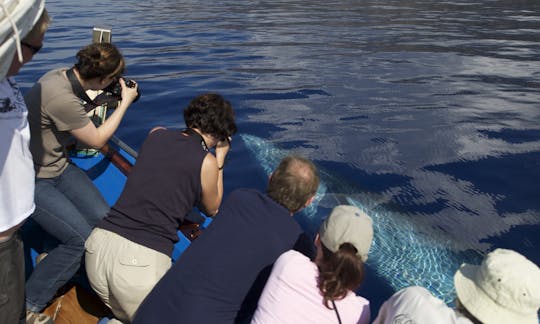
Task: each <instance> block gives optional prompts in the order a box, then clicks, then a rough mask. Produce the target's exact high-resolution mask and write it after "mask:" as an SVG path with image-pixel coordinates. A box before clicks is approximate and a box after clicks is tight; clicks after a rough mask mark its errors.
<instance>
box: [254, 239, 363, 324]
mask: <svg viewBox="0 0 540 324" xmlns="http://www.w3.org/2000/svg"><path fill="white" fill-rule="evenodd" d="M318 275H319V270H318V269H317V266H316V265H315V263H313V262H311V261H310V260H309V259H308V258H307V257H305V256H304V255H303V254H301V253H299V252H296V251H292V250H291V251H287V252H285V253H283V254H282V255H281V256H280V257H279V258H278V259H277V260H276V263H275V264H274V267H273V268H272V274H271V275H270V278H268V281H267V282H266V286H265V287H264V290H263V293H262V295H261V297H260V299H259V305H258V307H257V311H256V312H255V314H254V316H253V319H252V321H251V323H252V324H253V323H254V324H261V323H263V324H269V323H279V324H285V323H291V324H302V323H310V324H312V323H317V324H324V323H331V324H336V323H338V319H337V315H336V312H335V311H334V309H328V308H326V306H324V304H323V297H322V295H321V293H320V291H319V288H318V287H317V276H318ZM335 304H336V308H337V310H338V312H339V316H340V318H341V322H342V323H343V324H346V323H361V324H367V323H369V320H370V310H369V301H368V300H367V299H365V298H363V297H360V296H356V295H355V293H354V292H349V294H348V295H347V296H346V297H345V298H344V299H342V300H337V301H335Z"/></svg>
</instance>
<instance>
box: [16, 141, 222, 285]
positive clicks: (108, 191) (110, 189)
mask: <svg viewBox="0 0 540 324" xmlns="http://www.w3.org/2000/svg"><path fill="white" fill-rule="evenodd" d="M109 145H111V146H115V147H114V150H115V151H116V152H117V154H120V155H121V156H122V157H123V158H125V159H126V160H128V161H129V162H130V163H131V164H134V163H135V158H133V157H132V156H131V155H129V154H128V153H127V152H126V151H124V150H123V149H122V148H120V147H118V146H116V145H115V144H113V143H109ZM71 160H72V162H73V163H75V164H76V165H77V166H78V167H80V168H81V169H83V170H84V171H85V172H86V174H87V175H88V176H89V177H90V179H92V181H93V182H94V184H95V185H96V186H97V188H98V189H99V190H100V192H101V193H102V194H103V196H104V197H105V200H106V201H107V202H108V203H109V205H110V206H112V205H113V204H114V203H115V202H116V200H117V199H118V197H119V196H120V194H121V193H122V190H123V188H124V184H125V182H126V180H127V176H126V175H124V173H123V172H122V171H121V170H120V168H119V167H117V166H116V165H115V164H114V163H113V162H112V161H111V159H109V158H107V157H105V156H104V155H103V154H102V153H100V152H93V151H77V152H74V153H71ZM186 218H187V219H188V220H190V221H191V222H193V223H197V224H199V228H200V229H201V230H203V229H205V228H206V227H208V225H209V224H210V223H211V221H212V220H211V218H210V217H207V216H205V215H204V214H203V213H202V212H200V211H199V210H198V209H196V208H194V210H193V212H192V213H191V214H190V215H188V216H187V217H186ZM21 234H22V237H23V240H24V247H25V261H26V264H27V265H31V266H27V267H26V276H27V277H28V276H29V275H30V273H31V271H32V269H33V268H34V267H35V262H36V258H37V256H38V255H39V254H41V253H43V252H48V251H49V250H51V249H52V248H53V247H55V246H56V245H57V244H58V243H59V242H58V241H57V240H56V239H55V238H54V237H52V236H50V235H49V234H47V233H46V232H45V231H43V230H42V229H41V227H39V225H38V224H37V223H35V222H33V221H32V220H31V218H30V219H29V220H28V221H27V223H26V224H25V225H24V227H23V230H22V231H21ZM178 238H179V240H178V242H177V243H176V244H175V246H174V249H173V253H172V259H173V262H174V261H176V260H177V259H178V258H179V257H180V255H181V254H182V252H183V251H184V250H185V249H186V248H187V247H188V246H189V244H190V242H191V241H190V240H189V239H188V238H187V237H186V235H184V233H183V232H182V231H178Z"/></svg>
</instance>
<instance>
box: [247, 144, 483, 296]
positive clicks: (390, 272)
mask: <svg viewBox="0 0 540 324" xmlns="http://www.w3.org/2000/svg"><path fill="white" fill-rule="evenodd" d="M240 137H241V138H242V140H243V142H244V144H245V146H246V148H247V149H248V151H249V152H250V153H251V154H252V155H253V156H254V158H255V160H257V163H258V164H259V165H260V166H261V167H262V169H263V171H264V172H265V174H266V175H269V174H270V173H271V172H272V171H273V170H274V169H275V168H276V167H277V165H278V164H279V161H280V160H281V159H282V158H283V157H284V156H286V155H287V152H285V151H284V150H281V149H279V148H277V147H276V146H275V145H273V144H272V143H271V142H269V141H266V140H264V139H262V138H260V137H256V136H253V135H248V134H241V135H240ZM318 169H319V175H320V178H321V183H320V186H319V189H318V191H317V194H316V197H315V199H314V201H313V203H312V204H311V205H310V206H308V207H307V208H305V209H304V210H303V211H302V212H301V213H298V214H297V215H296V216H295V217H296V218H297V220H298V222H299V223H300V224H301V225H302V227H303V228H304V230H305V231H306V232H308V233H310V234H314V233H316V231H317V229H318V228H319V225H320V224H321V222H322V220H323V219H324V218H325V217H326V216H327V215H328V214H329V212H330V210H331V209H332V208H333V207H334V206H336V205H338V204H350V205H354V206H357V207H358V208H360V209H362V210H364V211H365V212H366V213H367V214H368V215H370V216H371V218H372V220H373V230H374V237H373V243H372V246H371V249H370V252H369V259H368V260H367V265H368V266H369V267H371V268H372V269H374V271H375V272H376V273H377V275H378V276H380V277H382V278H383V279H384V280H385V281H386V282H387V283H388V284H389V285H390V287H391V288H392V289H394V290H395V291H397V290H399V289H402V288H404V287H408V286H413V285H418V286H423V287H425V288H427V289H429V290H430V291H431V292H432V293H433V294H434V295H435V296H437V297H438V298H440V299H442V300H444V301H445V302H446V303H448V304H452V303H453V301H454V298H455V290H454V284H453V276H454V273H455V271H456V270H457V269H458V268H459V266H460V265H461V263H463V262H471V263H478V262H479V260H480V258H481V257H480V255H479V254H477V253H474V252H467V253H464V252H458V251H452V249H451V248H450V242H448V244H445V243H444V242H441V241H439V240H436V239H435V238H434V237H433V235H432V236H430V235H429V233H420V232H419V231H418V229H417V228H416V227H415V225H414V223H413V222H412V221H411V220H410V219H409V218H406V217H404V216H403V215H400V214H399V213H395V212H390V211H386V210H383V208H381V207H382V206H381V203H380V202H379V201H377V198H376V197H375V196H374V195H373V194H369V193H359V190H358V189H356V188H355V187H354V186H351V185H350V184H348V183H346V182H345V181H344V180H342V179H339V178H338V177H336V176H335V175H333V174H332V173H330V172H329V171H328V170H325V169H323V168H320V167H319V168H318Z"/></svg>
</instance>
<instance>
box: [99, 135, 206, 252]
mask: <svg viewBox="0 0 540 324" xmlns="http://www.w3.org/2000/svg"><path fill="white" fill-rule="evenodd" d="M207 153H208V151H207V149H206V146H205V145H204V141H203V140H202V137H201V136H200V135H199V134H197V133H195V132H194V131H192V130H189V131H188V132H187V134H186V133H185V132H182V131H180V130H166V129H160V130H156V131H154V132H152V133H151V134H150V135H148V137H147V138H146V140H145V142H144V143H143V145H142V147H141V149H140V150H139V156H138V158H137V161H136V163H135V167H134V168H133V170H132V171H131V173H130V175H129V177H128V179H127V182H126V185H125V187H124V190H123V191H122V194H121V195H120V198H118V201H117V202H116V204H115V205H114V206H113V207H112V208H111V210H110V212H109V213H108V214H107V216H106V217H105V218H104V219H103V220H102V221H101V222H100V223H99V224H98V227H100V228H103V229H106V230H109V231H111V232H114V233H117V234H119V235H121V236H123V237H125V238H127V239H128V240H130V241H133V242H135V243H138V244H141V245H144V246H146V247H149V248H151V249H154V250H157V251H159V252H162V253H164V254H166V255H169V256H170V255H171V253H172V249H173V245H174V243H176V242H177V241H178V235H177V230H178V228H179V226H180V225H181V224H182V221H183V220H184V216H185V215H186V214H187V213H189V212H190V211H191V210H192V208H193V207H194V206H196V205H198V204H199V201H200V197H201V191H202V188H201V166H202V162H203V160H204V158H205V156H206V154H207Z"/></svg>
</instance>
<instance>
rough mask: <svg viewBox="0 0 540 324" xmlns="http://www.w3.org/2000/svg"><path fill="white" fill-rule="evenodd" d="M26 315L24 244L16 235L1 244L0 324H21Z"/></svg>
mask: <svg viewBox="0 0 540 324" xmlns="http://www.w3.org/2000/svg"><path fill="white" fill-rule="evenodd" d="M25 313H26V311H25V308H24V255H23V243H22V241H21V239H20V237H19V235H18V233H16V234H14V235H13V236H12V237H11V238H10V239H9V240H8V241H6V242H2V243H0V323H19V322H20V320H21V318H23V317H24V314H25Z"/></svg>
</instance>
